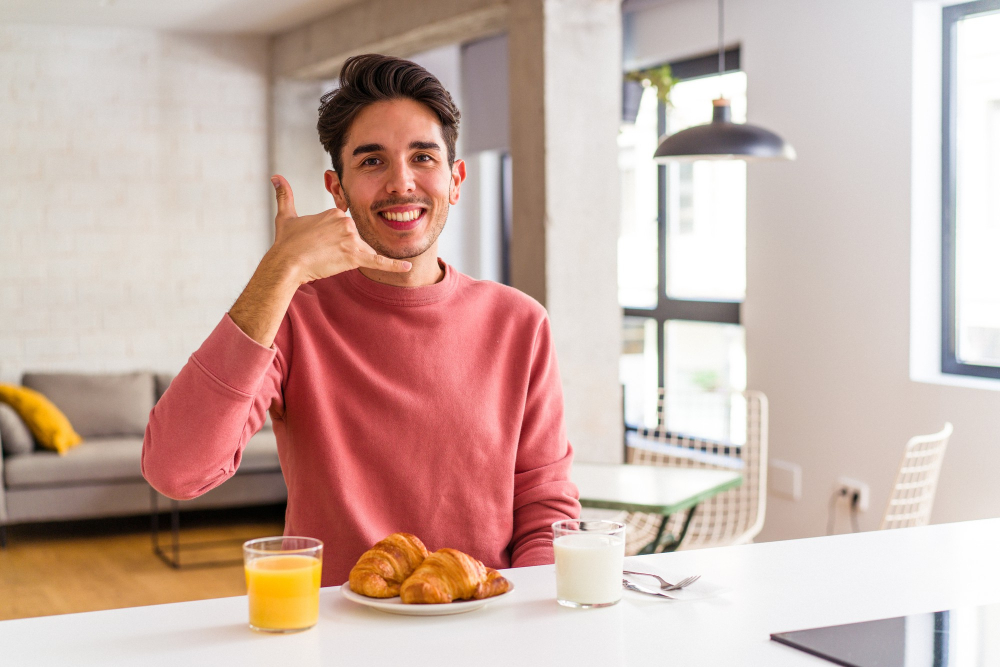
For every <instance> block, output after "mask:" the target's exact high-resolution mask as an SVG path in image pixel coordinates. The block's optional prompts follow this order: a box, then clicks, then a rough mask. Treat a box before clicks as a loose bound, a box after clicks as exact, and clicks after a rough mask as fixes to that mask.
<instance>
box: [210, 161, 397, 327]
mask: <svg viewBox="0 0 1000 667" xmlns="http://www.w3.org/2000/svg"><path fill="white" fill-rule="evenodd" d="M271 183H272V184H273V185H274V194H275V197H276V198H277V200H278V215H277V216H276V217H275V218H274V245H272V246H271V249H270V250H268V251H267V254H266V255H264V259H262V260H261V262H260V264H259V265H258V266H257V270H256V271H254V274H253V277H252V278H250V282H249V283H247V286H246V287H245V288H244V289H243V293H242V294H240V297H239V298H238V299H236V303H234V304H233V307H232V308H230V309H229V317H230V318H231V319H232V321H233V322H234V323H235V324H236V326H238V327H239V328H240V329H242V330H243V333H245V334H246V335H248V336H250V338H252V339H254V340H255V341H257V342H258V343H260V344H261V345H263V346H264V347H269V346H270V345H271V344H272V343H273V342H274V337H275V336H276V335H277V334H278V329H279V327H280V326H281V320H282V318H284V316H285V312H286V311H287V310H288V304H289V303H290V302H291V300H292V297H293V296H294V295H295V291H296V290H297V289H298V288H299V286H300V285H303V284H304V283H308V282H311V281H313V280H319V279H320V278H327V277H329V276H334V275H337V274H338V273H342V272H344V271H349V270H351V269H356V268H358V267H362V266H364V267H367V268H370V269H378V270H380V271H397V272H400V273H403V272H406V271H409V270H410V269H411V268H412V267H411V264H410V262H404V261H401V260H398V259H389V258H388V257H383V256H381V255H379V254H378V253H376V252H375V251H374V250H372V248H371V246H369V245H368V244H367V243H365V242H364V240H362V238H361V236H360V235H359V234H358V228H357V227H356V226H355V225H354V220H352V219H351V216H350V215H349V214H347V213H345V212H343V211H341V210H340V209H336V208H332V209H330V210H329V211H324V212H323V213H319V214H317V215H304V216H301V217H300V216H299V215H298V214H297V213H296V212H295V200H294V199H293V197H292V188H291V186H289V185H288V181H286V180H285V179H284V178H283V177H281V176H275V177H274V178H272V179H271Z"/></svg>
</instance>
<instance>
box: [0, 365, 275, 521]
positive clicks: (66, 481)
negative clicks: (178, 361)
mask: <svg viewBox="0 0 1000 667" xmlns="http://www.w3.org/2000/svg"><path fill="white" fill-rule="evenodd" d="M171 379H172V376H169V375H158V374H154V373H149V372H134V373H122V374H81V373H25V374H24V377H23V378H22V384H23V385H24V386H25V387H28V388H30V389H34V390H36V391H38V392H41V393H42V394H44V395H45V396H46V397H47V398H48V399H49V400H50V401H52V402H53V403H54V404H55V405H56V406H57V407H58V408H59V409H60V410H61V411H62V412H63V413H64V414H65V415H66V417H67V418H68V419H69V421H70V423H71V424H73V427H74V429H75V430H76V431H77V432H78V433H79V434H80V435H81V436H82V437H83V438H84V441H83V443H81V444H80V445H78V446H76V447H74V448H73V449H71V450H70V451H69V452H67V454H66V455H65V456H59V455H57V454H56V453H55V452H52V451H48V450H43V449H39V448H38V447H37V446H35V445H34V443H33V442H32V441H30V434H27V435H28V438H29V442H27V443H25V442H24V436H25V434H26V427H25V426H24V424H23V422H21V421H20V419H19V418H18V417H17V416H16V413H14V412H13V411H12V410H11V409H10V408H9V406H2V405H0V408H6V409H5V411H4V414H2V415H0V449H2V450H3V456H2V457H0V480H2V484H0V533H4V534H0V540H3V539H4V538H5V537H6V535H5V533H6V526H8V525H13V524H20V523H34V522H42V521H57V520H66V519H87V518H99V517H113V516H124V515H133V514H148V513H149V512H150V505H151V500H152V490H151V487H150V486H149V484H148V483H147V482H146V481H145V480H144V479H143V477H142V472H141V471H140V463H139V462H140V456H141V453H142V438H143V434H144V432H145V428H146V422H147V420H148V418H149V411H150V410H151V409H152V408H153V405H154V403H155V402H156V401H157V400H158V399H159V397H160V396H162V395H163V392H164V391H166V389H167V386H168V385H169V384H170V380H171ZM12 415H13V417H12ZM5 434H6V436H7V441H6V442H5V441H4V439H3V438H4V435H5ZM157 496H158V500H159V501H160V502H159V506H160V507H161V508H163V507H164V505H165V502H164V501H166V499H165V498H164V497H162V496H159V494H157ZM286 496H287V490H286V488H285V482H284V478H283V477H282V475H281V466H280V464H279V463H278V452H277V447H276V444H275V439H274V432H273V431H272V430H271V428H270V420H268V423H267V424H265V426H264V428H263V429H261V431H260V432H259V433H257V434H256V435H254V436H253V438H251V439H250V442H249V443H248V444H247V447H246V450H245V452H244V454H243V459H242V461H241V463H240V468H239V470H238V471H237V473H236V475H235V476H233V478H232V479H229V480H227V481H226V482H225V483H224V484H222V485H221V486H219V487H218V488H216V489H213V490H212V491H209V492H208V493H206V494H205V495H203V496H201V497H199V498H195V499H194V500H188V501H184V502H182V503H180V509H182V510H187V509H207V508H218V507H234V506H243V505H259V504H270V503H278V502H282V501H284V500H285V498H286Z"/></svg>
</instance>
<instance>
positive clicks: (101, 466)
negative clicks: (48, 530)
mask: <svg viewBox="0 0 1000 667" xmlns="http://www.w3.org/2000/svg"><path fill="white" fill-rule="evenodd" d="M141 455H142V438H105V439H100V438H94V439H92V440H87V441H86V442H84V443H83V444H82V445H80V446H79V447H77V448H75V449H73V450H71V451H69V452H68V453H67V454H66V455H65V456H59V455H57V454H56V453H55V452H48V451H37V452H34V453H32V454H21V455H18V456H11V457H8V458H7V460H6V461H4V477H5V478H6V480H7V487H8V488H11V489H14V488H17V487H21V486H38V485H43V484H60V485H62V484H83V483H85V482H106V481H110V480H129V479H132V480H134V479H142V471H141V470H140V469H139V458H140V456H141Z"/></svg>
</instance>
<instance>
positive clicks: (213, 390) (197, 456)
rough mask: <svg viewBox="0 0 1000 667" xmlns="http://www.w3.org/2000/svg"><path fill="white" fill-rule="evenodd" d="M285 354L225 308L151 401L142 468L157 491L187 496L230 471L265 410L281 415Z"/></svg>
mask: <svg viewBox="0 0 1000 667" xmlns="http://www.w3.org/2000/svg"><path fill="white" fill-rule="evenodd" d="M284 365H285V364H284V357H283V355H282V353H281V351H280V350H279V346H278V343H277V342H276V343H275V345H273V346H272V347H271V348H266V347H264V346H263V345H261V344H259V343H257V342H256V341H255V340H253V339H252V338H250V337H249V336H247V335H246V334H245V333H244V332H243V330H242V329H240V328H239V327H238V326H236V323H235V322H233V320H232V319H230V317H229V315H228V314H226V315H225V316H224V317H223V318H222V321H221V322H219V324H218V326H216V327H215V330H214V331H212V333H211V334H210V335H209V336H208V338H207V339H206V340H205V342H204V343H203V344H202V346H201V347H200V348H199V349H198V351H197V352H195V353H194V354H193V355H191V358H190V359H189V360H188V362H187V364H185V365H184V367H183V368H182V369H181V371H180V373H178V375H177V377H176V378H174V380H173V382H171V383H170V387H169V388H168V389H167V391H166V392H164V394H163V396H162V397H161V398H160V400H159V401H158V402H157V403H156V405H155V406H154V407H153V410H152V412H150V415H149V423H148V424H147V426H146V435H145V438H144V440H143V443H142V474H143V477H145V478H146V481H148V482H149V483H150V484H151V485H152V486H153V488H155V489H156V490H157V491H159V492H160V493H162V494H163V495H165V496H167V497H170V498H176V499H178V500H188V499H190V498H195V497H197V496H200V495H202V494H203V493H206V492H207V491H210V490H211V489H214V488H215V487H217V486H219V485H220V484H222V483H223V482H225V481H226V480H227V479H229V478H230V477H232V476H233V474H234V473H235V472H236V469H237V468H238V467H239V465H240V459H241V458H242V456H243V448H244V447H245V446H246V444H247V441H248V440H249V439H250V437H251V436H252V435H253V434H254V433H256V432H257V431H258V430H260V428H261V426H262V425H263V424H264V421H265V419H266V417H267V415H266V413H267V410H268V409H269V408H271V407H274V408H275V409H276V410H277V412H278V413H279V414H280V413H282V412H283V410H284V408H283V405H282V394H281V385H282V376H283V373H282V368H283V367H284Z"/></svg>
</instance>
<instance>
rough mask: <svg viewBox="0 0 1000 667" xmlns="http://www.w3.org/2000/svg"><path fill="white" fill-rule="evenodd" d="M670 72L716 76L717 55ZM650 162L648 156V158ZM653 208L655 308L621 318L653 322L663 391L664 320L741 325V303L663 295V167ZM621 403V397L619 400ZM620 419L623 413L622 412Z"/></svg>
mask: <svg viewBox="0 0 1000 667" xmlns="http://www.w3.org/2000/svg"><path fill="white" fill-rule="evenodd" d="M724 62H725V70H724V72H727V73H728V72H736V71H739V69H740V49H739V47H735V48H732V49H727V50H726V52H725V59H724ZM669 65H670V69H671V71H672V72H673V75H674V77H675V78H676V79H677V80H678V81H688V80H690V79H700V78H703V77H707V76H716V75H718V74H719V56H718V54H717V53H716V54H711V55H704V56H698V57H695V58H688V59H684V60H678V61H674V62H670V63H669ZM656 129H657V133H658V134H659V135H660V136H661V137H662V136H663V135H664V134H665V133H666V130H667V107H666V105H665V104H664V103H663V102H662V101H660V102H659V104H658V108H657V128H656ZM650 159H652V156H650ZM656 180H657V186H656V192H657V207H656V226H657V243H658V252H657V257H656V274H657V288H656V305H655V306H654V307H652V308H631V307H628V308H627V307H623V308H622V313H623V318H625V317H630V318H642V319H653V320H655V321H656V358H657V361H658V364H657V365H658V368H657V387H658V389H663V388H664V387H665V384H666V382H665V380H666V370H665V369H666V361H667V360H666V340H665V333H664V329H665V328H666V323H667V320H687V321H693V322H712V323H718V324H743V320H742V315H741V306H742V305H743V301H742V300H739V301H723V300H693V299H673V298H671V297H670V296H668V295H667V241H668V236H667V167H666V165H662V164H661V165H659V166H658V167H657V179H656ZM622 399H623V400H624V396H623V397H622ZM623 416H624V413H623ZM625 430H626V431H636V430H638V426H636V425H634V424H629V423H628V422H627V421H626V422H625Z"/></svg>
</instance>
